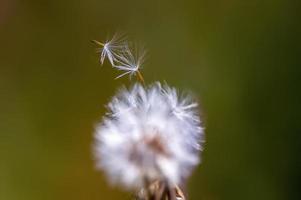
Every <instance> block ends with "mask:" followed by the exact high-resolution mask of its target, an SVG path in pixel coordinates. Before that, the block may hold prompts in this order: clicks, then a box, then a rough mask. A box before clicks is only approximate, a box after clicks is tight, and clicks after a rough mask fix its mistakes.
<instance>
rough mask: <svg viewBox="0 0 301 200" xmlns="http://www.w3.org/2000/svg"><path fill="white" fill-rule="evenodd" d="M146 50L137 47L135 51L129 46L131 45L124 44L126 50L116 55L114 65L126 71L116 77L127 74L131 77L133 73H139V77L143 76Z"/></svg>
mask: <svg viewBox="0 0 301 200" xmlns="http://www.w3.org/2000/svg"><path fill="white" fill-rule="evenodd" d="M145 54H146V53H145V51H144V50H143V49H141V50H138V49H137V48H136V49H135V51H134V52H132V50H131V49H130V48H129V45H125V46H124V50H123V51H122V52H121V54H119V55H118V56H116V62H115V64H114V65H113V67H114V68H116V69H118V70H121V71H124V73H123V74H121V75H119V76H117V77H116V79H118V78H120V77H123V76H125V75H127V74H129V75H130V78H131V77H132V76H133V75H137V76H138V78H140V79H141V78H142V76H141V73H140V71H139V70H140V69H141V67H142V64H143V62H144V59H145Z"/></svg>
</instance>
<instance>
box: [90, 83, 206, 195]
mask: <svg viewBox="0 0 301 200" xmlns="http://www.w3.org/2000/svg"><path fill="white" fill-rule="evenodd" d="M107 107H108V112H107V115H106V117H104V119H103V121H102V122H101V123H100V124H99V125H98V126H97V128H96V132H95V138H96V142H95V145H94V155H95V158H96V164H97V167H98V168H100V169H102V170H103V171H105V172H106V174H107V176H108V178H109V180H110V181H111V182H112V183H115V184H120V185H123V186H124V187H125V188H128V189H138V190H139V189H141V188H145V184H146V182H148V183H152V182H155V181H162V182H164V183H166V184H168V185H172V186H175V185H178V184H181V183H183V181H184V180H186V179H187V178H188V176H189V175H190V174H191V172H192V170H193V169H194V167H195V166H196V165H197V164H198V163H199V162H200V158H199V151H200V150H201V149H202V144H203V128H202V127H201V121H200V118H199V115H198V109H197V103H196V102H194V101H192V100H191V97H190V96H189V95H186V96H183V97H182V98H180V97H179V95H178V93H177V92H176V89H174V88H170V87H169V86H167V85H165V86H161V84H160V83H158V82H156V83H155V84H153V85H151V86H149V87H147V88H145V87H143V86H142V85H140V84H135V85H134V86H133V88H131V89H130V90H127V89H125V88H123V89H122V90H120V91H119V92H118V94H117V95H116V96H115V97H113V99H112V100H111V102H110V103H109V104H108V106H107ZM182 199H184V198H182Z"/></svg>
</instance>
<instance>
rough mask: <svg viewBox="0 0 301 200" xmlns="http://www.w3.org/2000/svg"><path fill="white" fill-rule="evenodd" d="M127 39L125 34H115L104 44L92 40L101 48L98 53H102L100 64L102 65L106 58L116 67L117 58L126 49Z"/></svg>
mask: <svg viewBox="0 0 301 200" xmlns="http://www.w3.org/2000/svg"><path fill="white" fill-rule="evenodd" d="M125 39H126V38H125V36H124V35H123V34H115V35H113V37H112V38H111V39H110V40H107V41H106V42H104V43H102V42H98V41H96V40H92V42H94V43H95V44H97V45H99V46H101V48H99V49H98V52H99V53H100V63H101V64H102V65H103V63H104V60H105V58H108V60H109V61H110V63H111V65H112V66H114V63H115V61H116V58H117V57H118V56H119V54H120V53H121V52H122V51H123V50H124V48H125V45H126V43H125Z"/></svg>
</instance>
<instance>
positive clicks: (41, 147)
mask: <svg viewBox="0 0 301 200" xmlns="http://www.w3.org/2000/svg"><path fill="white" fill-rule="evenodd" d="M298 3H299V2H298V1H293V0H251V1H242V0H195V1H193V0H186V1H180V0H170V1H160V0H153V1H142V0H129V1H126V0H119V1H117V0H108V1H103V0H85V1H83V0H82V1H80V0H74V1H62V0H27V1H21V0H1V1H0V44H1V48H0V95H1V96H0V199H1V200H21V199H22V200H41V199H43V200H54V199H55V200H66V199H72V200H100V199H131V195H130V194H129V193H127V192H124V191H122V190H120V189H118V188H114V187H110V186H109V185H108V184H107V182H106V179H105V177H104V175H103V173H102V172H98V171H96V170H95V167H94V163H93V158H92V153H91V144H92V142H93V130H94V125H95V124H96V123H97V122H98V121H99V120H100V119H101V117H102V115H103V114H104V112H105V109H104V104H106V103H107V102H108V101H109V99H110V98H111V96H112V95H114V93H115V91H116V90H117V89H118V87H120V86H121V85H123V84H125V85H130V84H131V82H130V81H129V79H128V78H122V79H118V80H114V77H115V76H116V75H117V73H118V72H116V71H115V70H112V69H111V68H110V65H109V64H108V63H106V64H105V65H104V66H103V67H101V66H100V64H99V61H98V59H99V58H98V56H97V55H96V53H95V46H94V45H93V44H91V43H90V40H91V39H97V40H104V39H106V37H107V36H108V35H112V34H113V33H114V32H115V31H126V32H127V33H128V35H129V37H130V38H132V39H133V40H137V41H142V42H143V43H144V44H145V46H146V47H147V49H148V59H147V62H146V64H145V66H144V69H143V74H144V76H145V79H146V81H147V82H148V83H151V82H153V81H155V80H159V81H166V82H168V83H169V84H170V85H173V86H175V87H177V88H179V89H182V90H191V91H193V92H194V93H195V94H196V95H197V96H198V97H199V99H200V102H201V105H202V113H203V118H204V122H205V126H206V140H207V142H206V146H205V151H204V152H203V154H202V156H203V163H202V165H200V166H199V167H198V169H197V170H196V171H195V173H194V174H193V176H192V177H191V179H190V181H189V184H188V191H189V197H190V199H193V200H194V199H203V200H227V199H229V200H233V199H238V200H240V199H244V200H247V199H250V200H254V199H258V200H259V199H262V200H266V199H273V200H280V199H281V200H283V199H290V200H293V199H300V195H299V191H300V188H301V186H300V185H298V184H299V183H300V179H301V176H300V169H301V165H300V159H299V157H300V150H299V147H300V145H301V143H300V131H301V128H300V119H301V116H300V113H301V109H300V108H301V106H300V102H301V95H300V86H301V85H300V82H301V81H300V78H301V76H300V75H301V70H300V67H301V66H300V52H301V51H300V35H301V34H300V27H301V26H300V19H301V16H300V6H298Z"/></svg>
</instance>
